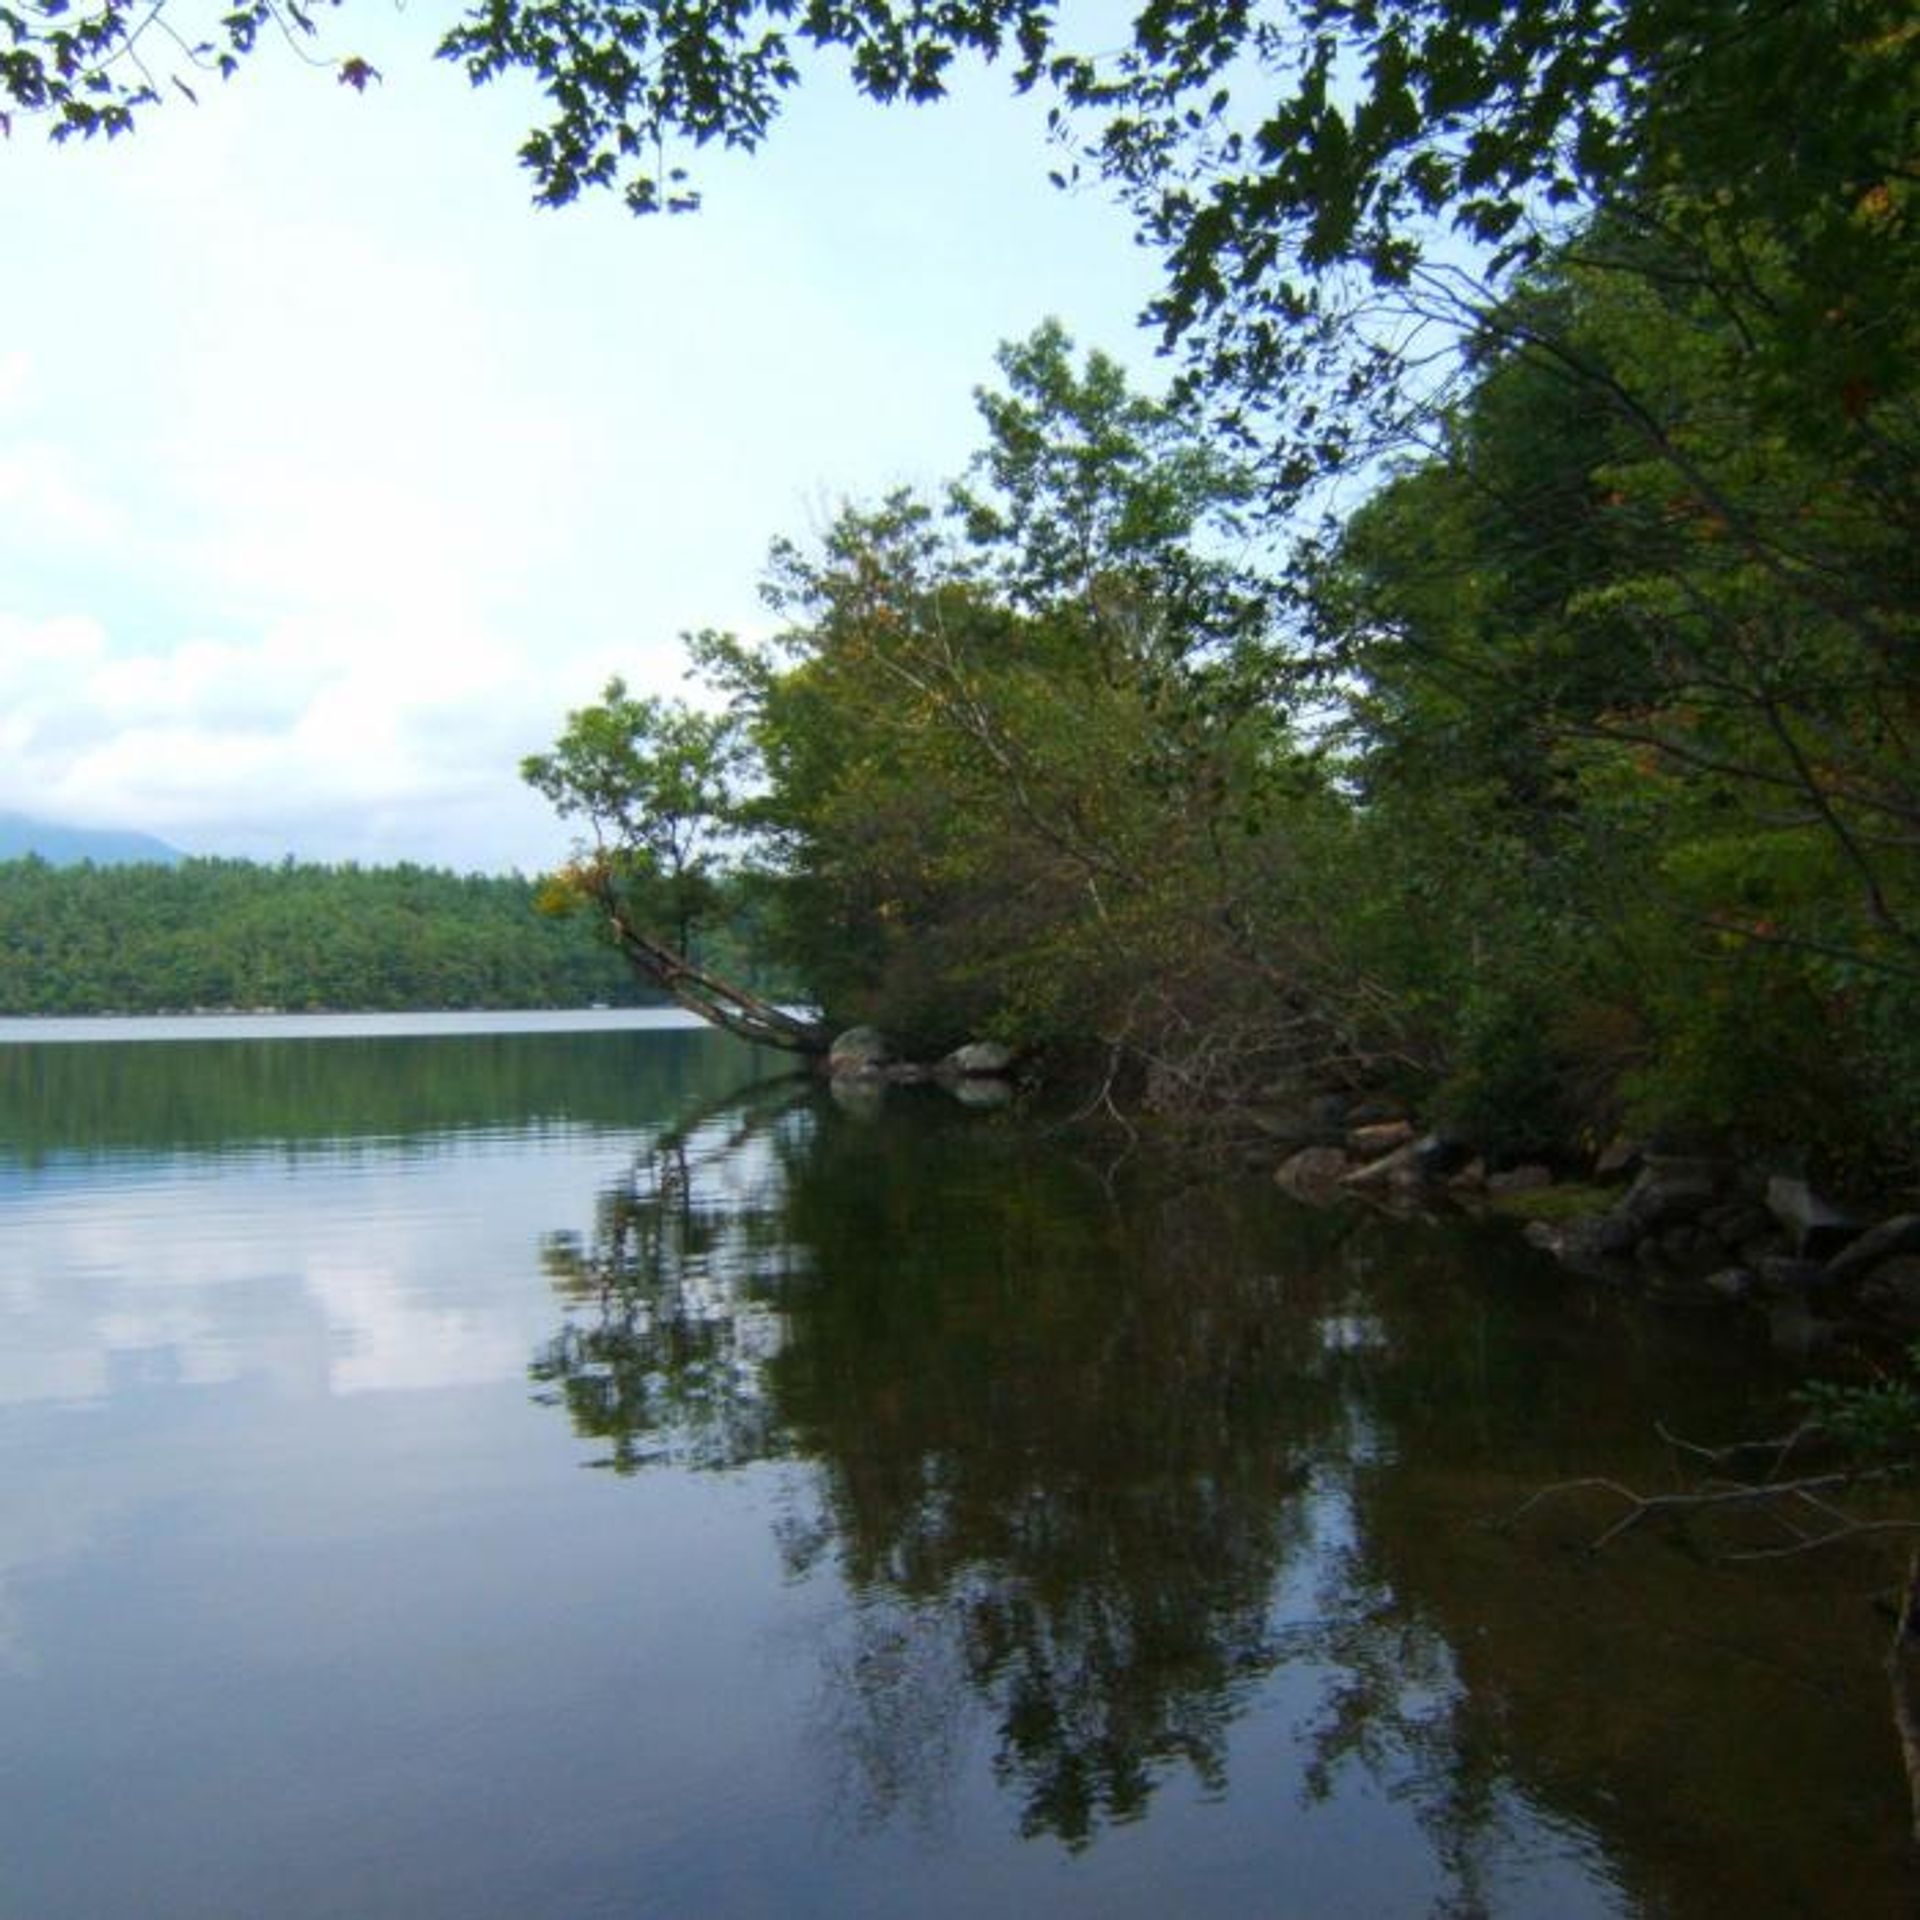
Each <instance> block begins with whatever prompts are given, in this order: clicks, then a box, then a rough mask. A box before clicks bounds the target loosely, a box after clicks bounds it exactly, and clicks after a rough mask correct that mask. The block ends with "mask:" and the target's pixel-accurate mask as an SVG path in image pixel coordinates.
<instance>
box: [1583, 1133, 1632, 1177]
mask: <svg viewBox="0 0 1920 1920" xmlns="http://www.w3.org/2000/svg"><path fill="white" fill-rule="evenodd" d="M1644 1152H1645V1149H1644V1148H1643V1147H1642V1145H1641V1144H1640V1142H1639V1141H1638V1140H1633V1139H1629V1138H1628V1137H1627V1135H1626V1134H1624V1133H1617V1134H1615V1135H1614V1137H1613V1138H1612V1139H1611V1140H1609V1141H1608V1142H1607V1144H1606V1145H1605V1146H1604V1147H1602V1148H1601V1150H1600V1155H1599V1158H1598V1159H1596V1160H1595V1161H1594V1163H1593V1177H1594V1178H1595V1179H1596V1180H1624V1179H1626V1178H1627V1176H1628V1175H1629V1174H1632V1173H1638V1172H1639V1170H1640V1161H1641V1158H1642V1155H1643V1154H1644Z"/></svg>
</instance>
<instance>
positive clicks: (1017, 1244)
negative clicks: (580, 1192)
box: [532, 1094, 1324, 1846]
mask: <svg viewBox="0 0 1920 1920" xmlns="http://www.w3.org/2000/svg"><path fill="white" fill-rule="evenodd" d="M915 1122H916V1124H914V1125H913V1126H911V1127H901V1126H898V1125H896V1124H893V1123H891V1122H889V1123H888V1124H885V1125H881V1126H875V1127H861V1126H858V1125H855V1124H851V1123H848V1122H845V1121H844V1120H840V1119H838V1118H837V1117H834V1116H830V1115H827V1114H824V1113H823V1112H822V1111H821V1110H819V1109H818V1108H816V1107H815V1106H814V1105H813V1104H812V1103H811V1102H810V1101H809V1100H808V1099H806V1098H805V1097H804V1096H799V1097H796V1096H793V1095H791V1094H788V1095H786V1096H785V1097H784V1098H782V1097H779V1096H776V1097H775V1098H774V1099H772V1100H769V1101H767V1102H763V1103H761V1104H759V1105H757V1106H755V1107H753V1108H751V1109H743V1110H735V1111H732V1112H729V1113H727V1114H724V1115H721V1116H719V1117H716V1118H713V1119H709V1120H708V1121H706V1122H704V1123H702V1124H699V1125H696V1126H694V1127H692V1128H690V1129H687V1130H683V1131H681V1132H679V1133H676V1134H674V1135H672V1136H669V1137H664V1138H662V1139H661V1140H660V1141H658V1142H657V1143H655V1145H654V1146H653V1147H652V1149H651V1150H650V1151H649V1152H647V1153H646V1154H644V1155H643V1156H642V1157H641V1158H640V1160H639V1161H638V1162H637V1164H636V1166H635V1168H634V1171H633V1173H632V1175H631V1176H630V1177H629V1178H628V1179H626V1180H624V1181H622V1182H621V1183H620V1184H619V1185H617V1186H616V1187H614V1188H612V1189H610V1190H609V1191H607V1192H606V1193H604V1194H603V1195H602V1196H601V1198H600V1202H599V1216H598V1220H597V1223H596V1226H595V1230H594V1233H593V1235H592V1238H591V1240H590V1241H588V1242H585V1243H583V1242H582V1241H581V1240H579V1239H578V1238H577V1237H571V1236H566V1235H558V1236H555V1237H554V1238H553V1239H552V1240H551V1241H550V1242H549V1243H548V1246H547V1248H546V1250H545V1260H546V1265H547V1268H548V1271H549V1273H550V1274H551V1276H552V1277H553V1279H554V1281H555V1283H556V1285H557V1287H558V1289H559V1291H560V1292H561V1295H562V1297H563V1298H564V1299H565V1301H566V1303H567V1306H568V1309H569V1311H568V1317H567V1321H566V1324H565V1325H564V1326H563V1327H562V1329H561V1330H560V1331H559V1332H558V1333H557V1334H556V1335H555V1336H554V1338H553V1339H552V1340H551V1341H550V1342H549V1343H548V1344H547V1346H546V1347H545V1348H544V1349H543V1351H542V1352H541V1353H540V1354H539V1355H538V1357H537V1358H536V1360H535V1362H534V1365H533V1369H532V1372H533V1376H534V1378H535V1380H536V1381H537V1382H539V1383H540V1384H541V1386H542V1387H543V1388H544V1389H545V1390H546V1391H547V1392H548V1394H549V1395H550V1396H551V1397H553V1398H554V1399H557V1400H558V1401H560V1402H561V1403H563V1404H564V1405H565V1406H566V1408H567V1410H568V1412H569V1413H570V1415H571V1416H572V1418H573V1420H574V1423H575V1425H576V1427H577V1429H578V1430H579V1431H580V1432H581V1433H582V1434H584V1435H589V1436H591V1437H593V1438H595V1439H597V1440H600V1441H602V1442H604V1443H605V1445H606V1448H607V1451H606V1452H605V1454H604V1455H603V1456H602V1458H601V1464H603V1465H606V1466H610V1467H612V1468H613V1469H614V1470H615V1471H617V1472H632V1471H634V1470H636V1469H637V1468H639V1467H643V1466H646V1465H649V1464H651V1463H654V1462H656V1461H670V1462H674V1463H677V1464H682V1465H693V1466H700V1467H710V1468H718V1467H727V1466H735V1465H742V1464H745V1463H748V1462H751V1461H758V1460H767V1459H777V1458H781V1457H789V1456H797V1457H799V1458H802V1459H804V1460H806V1461H807V1462H809V1463H810V1464H811V1465H812V1467H813V1468H814V1473H813V1475H812V1477H811V1481H810V1484H811V1486H812V1487H813V1489H814V1492H813V1495H812V1499H813V1501H814V1505H813V1508H812V1510H811V1511H808V1512H805V1513H800V1512H795V1513H792V1514H790V1515H789V1516H788V1518H787V1520H786V1522H785V1523H784V1524H783V1526H782V1529H781V1535H782V1538H781V1545H782V1549H783V1552H784V1553H785V1555H786V1558H787V1562H788V1565H789V1567H790V1568H791V1570H792V1571H793V1572H795V1573H796V1574H799V1573H802V1572H806V1571H808V1570H810V1569H812V1568H813V1567H815V1566H817V1565H818V1564H820V1562H821V1561H822V1560H823V1559H825V1558H829V1557H830V1558H832V1559H833V1560H834V1561H835V1562H836V1563H837V1566H838V1569H839V1571H840V1573H841V1575H842V1577H843V1578H844V1580H845V1581H846V1583H847V1586H848V1588H849V1590H850V1592H851V1593H852V1594H853V1595H854V1596H855V1599H856V1605H855V1606H854V1607H853V1608H852V1609H851V1610H850V1613H849V1615H848V1619H847V1623H846V1626H845V1629H844V1636H845V1637H844V1639H843V1641H842V1642H840V1643H838V1644H836V1645H835V1646H833V1647H832V1648H831V1649H830V1651H829V1654H828V1662H829V1669H830V1671H831V1673H832V1674H833V1676H834V1677H835V1681H836V1684H835V1685H834V1686H833V1688H832V1689H831V1693H832V1699H831V1701H830V1703H829V1705H828V1707H827V1708H826V1710H825V1713H826V1718H827V1720H828V1721H829V1722H830V1723H831V1724H832V1726H833V1729H834V1737H835V1740H836V1743H837V1744H838V1745H839V1747H840V1748H841V1750H842V1752H843V1754H845V1755H846V1756H847V1757H848V1758H849V1759H850V1760H851V1762H852V1765H853V1772H854V1774H855V1775H856V1776H857V1777H856V1778H855V1779H853V1780H850V1781H849V1793H848V1796H847V1797H848V1803H849V1805H850V1807H852V1808H853V1809H854V1810H855V1811H856V1813H857V1814H858V1815H860V1816H861V1817H864V1818H870V1819H874V1820H881V1819H886V1818H890V1817H892V1816H893V1815H894V1814H896V1813H898V1812H900V1811H901V1810H903V1809H913V1808H918V1809H919V1810H920V1812H921V1813H922V1815H923V1816H930V1815H931V1814H932V1813H933V1812H934V1810H935V1808H936V1805H937V1801H938V1797H939V1786H938V1781H937V1778H936V1777H935V1776H937V1775H939V1774H941V1773H942V1772H944V1769H945V1766H946V1764H947V1762H948V1760H949V1759H950V1757H951V1754H952V1752H953V1751H954V1748H955V1746H956V1743H957V1742H958V1739H959V1730H960V1729H961V1728H963V1727H964V1726H965V1725H966V1724H967V1723H968V1716H969V1714H970V1713H973V1712H976V1711H984V1712H985V1713H986V1715H987V1717H988V1719H989V1721H990V1723H991V1726H992V1729H993V1734H992V1737H993V1740H994V1744H995V1753H996V1757H995V1767H996V1771H997V1773H998V1775H999V1777H1000V1779H1001V1780H1002V1782H1003V1784H1004V1785H1005V1787H1006V1788H1007V1790H1008V1791H1009V1792H1010V1794H1011V1795H1012V1796H1013V1797H1014V1799H1015V1800H1016V1801H1017V1803H1018V1805H1019V1807H1020V1822H1021V1827H1022V1830H1023V1831H1024V1832H1026V1833H1028V1834H1040V1833H1051V1834H1054V1835H1057V1836H1058V1837H1059V1838H1060V1839H1062V1840H1064V1841H1066V1842H1067V1843H1068V1844H1069V1845H1072V1846H1078V1845H1082V1844H1084V1843H1085V1842H1086V1841H1087V1840H1088V1839H1089V1838H1090V1837H1091V1836H1092V1835H1093V1834H1094V1833H1095V1832H1096V1831H1097V1830H1098V1828H1099V1827H1100V1826H1101V1825H1102V1824H1103V1823H1105V1822H1109V1821H1120V1820H1127V1819H1131V1818H1134V1817H1136V1816H1137V1815H1138V1814H1139V1813H1140V1812H1141V1811H1142V1810H1143V1809H1144V1808H1145V1806H1146V1804H1147V1801H1148V1799H1149V1797H1150V1795H1151V1793H1152V1792H1153V1789H1154V1786H1155V1784H1156V1782H1157V1781H1158V1780H1160V1779H1161V1778H1162V1777H1164V1776H1165V1774H1166V1773H1167V1772H1168V1770H1169V1769H1170V1768H1172V1767H1174V1766H1175V1765H1177V1764H1180V1763H1184V1765H1185V1766H1186V1767H1188V1768H1190V1769H1191V1771H1192V1773H1193V1775H1194V1776H1195V1777H1196V1778H1197V1779H1198V1780H1199V1782H1200V1783H1201V1784H1202V1786H1203V1787H1204V1788H1208V1789H1218V1788H1219V1787H1221V1786H1222V1785H1223V1784H1224V1764H1225V1760H1224V1756H1225V1736H1226V1729H1227V1727H1228V1725H1229V1724H1230V1722H1231V1720H1232V1718H1233V1716H1234V1714H1235V1712H1236V1710H1237V1705H1238V1702H1239V1701H1240V1699H1241V1697H1242V1694H1243V1691H1244V1687H1245V1684H1246V1683H1247V1681H1248V1680H1249V1679H1250V1678H1252V1677H1254V1676H1258V1675H1259V1674H1261V1673H1264V1672H1265V1671H1266V1670H1267V1669H1268V1668H1269V1667H1270V1665H1271V1664H1272V1662H1273V1660H1274V1659H1275V1657H1276V1652H1277V1644H1278V1643H1277V1640H1276V1634H1275V1628H1274V1624H1273V1622H1272V1621H1271V1619H1270V1618H1269V1612H1270V1596H1271V1595H1272V1593H1273V1590H1274V1586H1275V1581H1276V1579H1277V1577H1278V1574H1279V1572H1280V1569H1281V1567H1282V1566H1283V1565H1284V1563H1285V1561H1286V1559H1287V1557H1288V1555H1289V1553H1290V1551H1291V1550H1292V1548H1293V1546H1294V1544H1295V1542H1296V1541H1297V1539H1298V1538H1299V1536H1300V1530H1301V1526H1302V1515H1301V1501H1300V1495H1301V1493H1302V1492H1303V1490H1304V1488H1305V1486H1306V1482H1307V1466H1308V1448H1309V1445H1310V1444H1311V1441H1312V1438H1313V1435H1314V1433H1315V1431H1316V1429H1317V1428H1320V1427H1322V1426H1324V1416H1323V1414H1321V1413H1318V1412H1317V1411H1316V1408H1315V1405H1314V1400H1315V1395H1314V1393H1313V1392H1312V1391H1310V1390H1307V1389H1306V1388H1304V1387H1303V1381H1304V1380H1305V1379H1306V1378H1307V1376H1306V1375H1305V1374H1304V1373H1303V1372H1302V1370H1301V1369H1299V1368H1293V1367H1288V1366H1284V1365H1275V1364H1274V1360H1275V1356H1274V1354H1273V1353H1272V1351H1271V1347H1272V1343H1273V1342H1274V1341H1275V1340H1276V1339H1277V1338H1280V1337H1282V1329H1283V1328H1284V1326H1285V1325H1286V1324H1287V1321H1288V1318H1289V1317H1288V1316H1286V1315H1282V1314H1280V1313H1277V1312H1276V1307H1277V1305H1278V1300H1277V1297H1276V1295H1277V1290H1278V1289H1279V1287H1280V1282H1279V1281H1278V1279H1277V1278H1275V1277H1274V1276H1272V1275H1271V1274H1263V1273H1262V1272H1261V1271H1260V1270H1259V1268H1258V1266H1257V1265H1256V1264H1252V1263H1249V1262H1247V1261H1246V1260H1244V1259H1235V1258H1231V1257H1223V1256H1224V1254H1225V1249H1226V1248H1227V1246H1228V1244H1229V1243H1230V1242H1231V1239H1232V1231H1233V1225H1234V1223H1233V1222H1232V1220H1231V1219H1230V1218H1226V1217H1223V1216H1221V1215H1219V1214H1218V1213H1213V1214H1211V1215H1206V1216H1203V1217H1201V1218H1194V1217H1192V1209H1190V1208H1187V1207H1183V1206H1182V1204H1181V1203H1180V1202H1179V1201H1178V1200H1177V1199H1171V1200H1168V1201H1166V1202H1164V1203H1163V1204H1162V1205H1161V1206H1160V1207H1159V1208H1158V1209H1157V1210H1146V1211H1143V1210H1142V1209H1140V1208H1138V1207H1129V1208H1124V1209H1123V1208H1121V1207H1118V1206H1116V1204H1115V1203H1114V1202H1113V1201H1112V1199H1111V1198H1110V1197H1109V1196H1108V1195H1107V1194H1106V1193H1105V1192H1104V1191H1103V1190H1102V1189H1101V1187H1100V1186H1099V1184H1098V1183H1097V1182H1095V1181H1093V1180H1092V1179H1091V1178H1089V1177H1087V1176H1086V1175H1085V1174H1084V1173H1083V1172H1082V1171H1081V1170H1080V1169H1077V1168H1076V1167H1074V1166H1073V1165H1072V1163H1071V1162H1070V1161H1068V1160H1067V1159H1066V1157H1065V1156H1051V1155H1035V1154H1034V1153H1032V1152H1031V1151H1030V1150H1029V1149H1028V1148H1027V1147H1023V1144H1022V1142H1021V1139H1020V1137H1019V1135H1018V1133H1017V1132H1015V1131H1014V1130H1012V1129H1011V1128H1006V1127H1002V1126H1001V1125H999V1124H998V1123H997V1122H996V1121H995V1120H993V1119H990V1118H982V1117H980V1116H977V1115H966V1114H963V1113H960V1112H959V1111H958V1110H955V1111H954V1112H953V1113H951V1114H945V1113H935V1112H931V1111H930V1112H928V1113H927V1114H925V1115H924V1116H922V1115H919V1114H916V1115H915ZM923 1122H924V1123H923Z"/></svg>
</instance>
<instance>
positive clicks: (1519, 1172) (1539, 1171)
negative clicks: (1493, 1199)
mask: <svg viewBox="0 0 1920 1920" xmlns="http://www.w3.org/2000/svg"><path fill="white" fill-rule="evenodd" d="M1486 1185H1487V1191H1488V1192H1489V1193H1491V1194H1502V1193H1537V1192H1538V1191H1539V1190H1540V1189H1541V1188H1542V1187H1550V1186H1552V1185H1553V1169H1552V1168H1551V1167H1543V1166H1539V1165H1537V1164H1535V1163H1533V1162H1529V1163H1528V1164H1527V1165H1525V1166H1520V1167H1502V1168H1501V1169H1500V1171H1499V1172H1498V1173H1490V1174H1488V1175H1487V1182H1486Z"/></svg>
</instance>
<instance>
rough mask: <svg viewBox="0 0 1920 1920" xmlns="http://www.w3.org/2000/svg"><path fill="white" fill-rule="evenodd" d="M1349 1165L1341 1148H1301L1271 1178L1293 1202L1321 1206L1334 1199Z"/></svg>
mask: <svg viewBox="0 0 1920 1920" xmlns="http://www.w3.org/2000/svg"><path fill="white" fill-rule="evenodd" d="M1352 1164H1353V1163H1352V1162H1351V1161H1350V1160H1349V1159H1348V1158H1347V1155H1346V1149H1345V1148H1343V1147H1302V1148H1301V1149H1300V1151H1299V1152H1298V1153H1295V1154H1289V1155H1288V1156H1287V1158H1286V1159H1285V1160H1283V1161H1282V1162H1281V1163H1280V1166H1279V1168H1278V1170H1277V1171H1276V1172H1275V1174H1274V1176H1273V1177H1274V1181H1275V1183H1276V1184H1277V1185H1278V1186H1280V1187H1281V1188H1282V1189H1283V1190H1284V1191H1286V1192H1287V1193H1290V1194H1292V1195H1293V1197H1294V1198H1295V1199H1296V1200H1312V1201H1315V1202H1319V1203H1325V1202H1326V1201H1328V1200H1331V1199H1332V1198H1333V1197H1334V1194H1335V1193H1336V1191H1337V1190H1338V1188H1339V1185H1340V1181H1341V1179H1342V1177H1343V1176H1344V1175H1345V1174H1346V1173H1347V1171H1348V1170H1349V1168H1350V1167H1351V1166H1352Z"/></svg>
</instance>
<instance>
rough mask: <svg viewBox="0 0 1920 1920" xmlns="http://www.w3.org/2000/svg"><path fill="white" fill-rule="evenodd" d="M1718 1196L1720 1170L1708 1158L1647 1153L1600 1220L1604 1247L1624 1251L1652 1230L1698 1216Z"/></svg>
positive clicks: (1658, 1229)
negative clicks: (1644, 1163)
mask: <svg viewBox="0 0 1920 1920" xmlns="http://www.w3.org/2000/svg"><path fill="white" fill-rule="evenodd" d="M1719 1197H1720V1172H1719V1169H1718V1168H1717V1167H1716V1166H1714V1165H1713V1163H1712V1162H1711V1161H1704V1160H1680V1159H1669V1158H1662V1159H1654V1158H1651V1157H1649V1159H1648V1161H1647V1163H1646V1165H1645V1166H1644V1167H1642V1168H1641V1169H1640V1172H1639V1174H1638V1175H1637V1177H1636V1178H1635V1180H1634V1183H1633V1185H1632V1186H1630V1187H1629V1188H1628V1189H1627V1191H1626V1193H1625V1194H1624V1195H1622V1197H1621V1199H1620V1203H1619V1205H1617V1206H1616V1207H1614V1208H1613V1210H1612V1211H1611V1212H1609V1213H1608V1214H1606V1215H1605V1217H1604V1218H1603V1220H1602V1222H1601V1226H1602V1236H1603V1239H1604V1241H1605V1243H1606V1251H1607V1252H1609V1253H1624V1252H1625V1251H1626V1250H1627V1249H1628V1248H1629V1247H1631V1246H1632V1245H1634V1243H1635V1242H1636V1241H1640V1240H1644V1239H1646V1238H1647V1237H1648V1236H1649V1235H1651V1234H1657V1233H1661V1232H1664V1231H1665V1230H1666V1229H1667V1228H1668V1227H1674V1226H1679V1225H1680V1224H1682V1223H1683V1222H1690V1221H1693V1220H1697V1219H1698V1218H1699V1217H1700V1215H1701V1214H1703V1213H1705V1212H1706V1210H1707V1209H1708V1208H1709V1207H1710V1206H1712V1205H1713V1203H1714V1201H1715V1200H1717V1199H1718V1198H1719Z"/></svg>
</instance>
